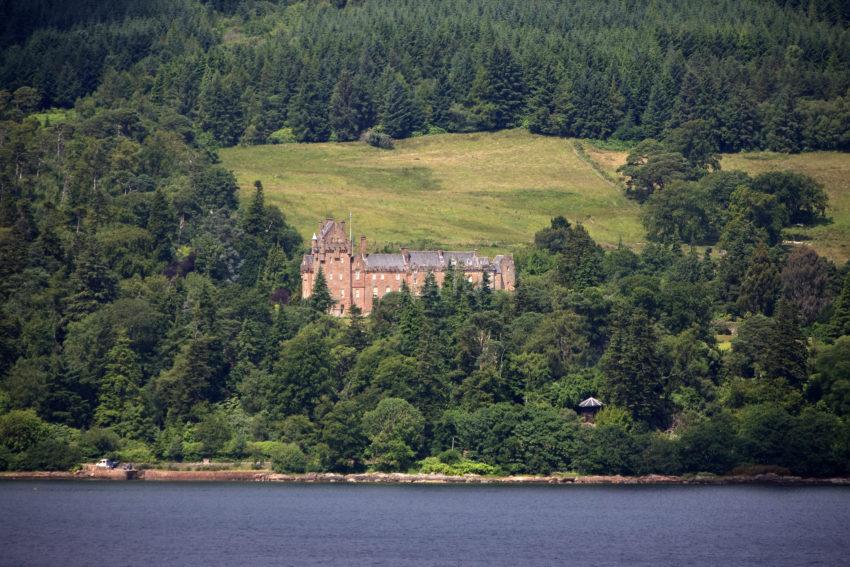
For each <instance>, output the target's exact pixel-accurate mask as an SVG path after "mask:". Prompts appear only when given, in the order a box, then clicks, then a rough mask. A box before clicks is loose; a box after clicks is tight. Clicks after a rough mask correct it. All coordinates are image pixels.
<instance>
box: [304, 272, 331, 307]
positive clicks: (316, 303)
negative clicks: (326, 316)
mask: <svg viewBox="0 0 850 567" xmlns="http://www.w3.org/2000/svg"><path fill="white" fill-rule="evenodd" d="M307 303H308V305H309V306H310V307H311V308H313V309H315V310H316V311H318V312H320V313H327V311H328V309H330V308H331V307H332V306H333V305H334V303H336V302H335V301H334V300H333V298H331V292H330V290H329V289H328V282H327V280H326V279H325V272H324V270H323V269H322V268H319V272H318V273H317V274H316V281H315V282H314V283H313V290H312V292H311V293H310V299H309V300H308V302H307Z"/></svg>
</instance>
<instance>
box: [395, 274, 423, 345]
mask: <svg viewBox="0 0 850 567" xmlns="http://www.w3.org/2000/svg"><path fill="white" fill-rule="evenodd" d="M422 319H423V317H422V306H421V305H420V303H419V301H417V300H416V298H415V297H413V295H411V293H410V290H409V289H407V286H406V285H404V284H402V288H401V307H400V314H399V321H398V333H399V348H398V350H399V352H400V353H401V354H403V355H405V356H413V354H414V352H416V348H417V347H418V345H419V339H420V338H421V336H422Z"/></svg>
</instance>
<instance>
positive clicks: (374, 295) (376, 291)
mask: <svg viewBox="0 0 850 567" xmlns="http://www.w3.org/2000/svg"><path fill="white" fill-rule="evenodd" d="M372 297H378V288H376V287H373V288H372Z"/></svg>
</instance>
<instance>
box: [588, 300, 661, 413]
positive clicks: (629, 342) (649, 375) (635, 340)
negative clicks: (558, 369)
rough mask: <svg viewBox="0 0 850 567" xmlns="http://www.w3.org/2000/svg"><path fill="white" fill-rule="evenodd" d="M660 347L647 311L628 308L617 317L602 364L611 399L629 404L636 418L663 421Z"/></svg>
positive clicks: (621, 403) (613, 402) (611, 400)
mask: <svg viewBox="0 0 850 567" xmlns="http://www.w3.org/2000/svg"><path fill="white" fill-rule="evenodd" d="M657 349H658V336H657V335H656V332H655V329H654V328H653V326H652V321H651V320H650V319H649V317H648V316H647V315H646V313H645V312H644V311H642V310H639V309H638V310H633V311H627V312H624V313H621V314H620V315H619V316H618V317H617V318H615V322H614V326H613V330H612V333H611V341H610V343H609V344H608V348H607V349H606V350H605V355H604V356H603V357H602V360H601V364H602V372H603V374H604V376H605V389H606V392H607V393H608V396H609V400H610V401H609V403H610V404H613V405H617V406H620V407H624V408H628V410H629V411H630V412H631V414H632V416H633V417H634V418H635V419H637V420H640V421H645V422H647V423H651V424H653V425H662V424H663V423H664V421H665V419H666V416H665V399H664V389H663V386H664V376H663V371H664V368H663V361H662V358H661V355H660V354H659V353H658V350H657Z"/></svg>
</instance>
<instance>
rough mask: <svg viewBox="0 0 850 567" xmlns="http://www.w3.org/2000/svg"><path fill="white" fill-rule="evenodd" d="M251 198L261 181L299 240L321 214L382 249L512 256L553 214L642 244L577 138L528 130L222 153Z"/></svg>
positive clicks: (608, 239) (624, 203)
mask: <svg viewBox="0 0 850 567" xmlns="http://www.w3.org/2000/svg"><path fill="white" fill-rule="evenodd" d="M221 159H222V161H223V163H224V165H225V167H227V168H229V169H231V170H233V171H234V173H235V174H236V177H237V179H238V180H239V185H240V187H241V188H242V189H243V191H244V192H245V194H247V193H248V192H250V191H251V187H252V184H253V181H254V180H255V179H259V180H261V181H262V182H263V185H264V187H265V189H266V195H267V198H268V200H269V201H270V202H271V203H274V204H276V205H278V206H279V207H280V208H281V209H282V210H283V211H284V212H285V214H286V215H287V218H288V219H289V220H290V221H291V222H293V223H294V225H295V226H296V227H297V228H298V230H299V231H300V232H301V234H302V235H303V236H304V237H305V238H309V237H310V236H311V235H312V233H313V231H314V230H315V227H316V223H317V221H318V219H320V218H323V217H326V216H335V217H337V218H348V212H349V210H350V211H351V212H352V214H353V218H354V230H355V232H356V233H357V234H360V233H365V234H366V235H367V236H369V237H370V238H371V239H372V240H373V241H378V243H379V244H400V243H405V244H412V245H416V244H420V243H431V244H433V245H435V246H441V247H444V248H446V249H471V248H478V249H479V250H484V251H494V250H499V251H504V250H510V249H513V248H515V247H517V246H519V245H522V244H525V243H528V242H530V241H531V240H532V238H533V236H534V233H535V232H536V231H537V230H540V229H541V228H542V227H544V226H546V225H547V224H548V222H549V220H550V219H551V217H553V216H555V215H565V216H566V217H567V218H569V219H571V220H579V221H581V222H582V223H584V224H585V226H586V227H587V228H588V230H589V231H590V234H591V235H592V236H593V237H594V238H595V239H596V240H597V241H599V242H600V243H602V244H608V245H612V246H613V245H616V244H617V242H618V241H619V240H620V239H622V240H623V241H624V242H627V243H630V244H638V243H640V242H641V241H642V239H643V228H642V226H641V224H640V220H639V218H638V206H637V204H635V203H634V202H632V201H630V200H628V199H626V198H625V197H624V196H623V194H622V191H621V190H620V189H619V188H618V187H617V186H616V185H615V184H612V183H611V182H610V181H608V180H606V179H605V178H604V176H602V175H600V174H599V173H598V172H597V171H595V170H594V167H593V166H592V165H591V164H590V163H588V162H587V161H586V160H584V159H582V157H581V156H580V155H579V153H577V152H576V148H575V146H574V143H573V141H571V140H564V139H560V138H551V137H544V136H535V135H533V134H530V133H528V132H527V131H525V130H520V129H517V130H508V131H501V132H494V133H474V134H441V135H435V136H424V137H419V138H411V139H407V140H401V141H398V142H397V143H396V147H395V149H394V150H380V149H377V148H373V147H370V146H367V145H366V144H363V143H360V142H352V143H345V144H337V143H326V144H285V145H277V146H252V147H237V148H228V149H224V150H222V151H221Z"/></svg>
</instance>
